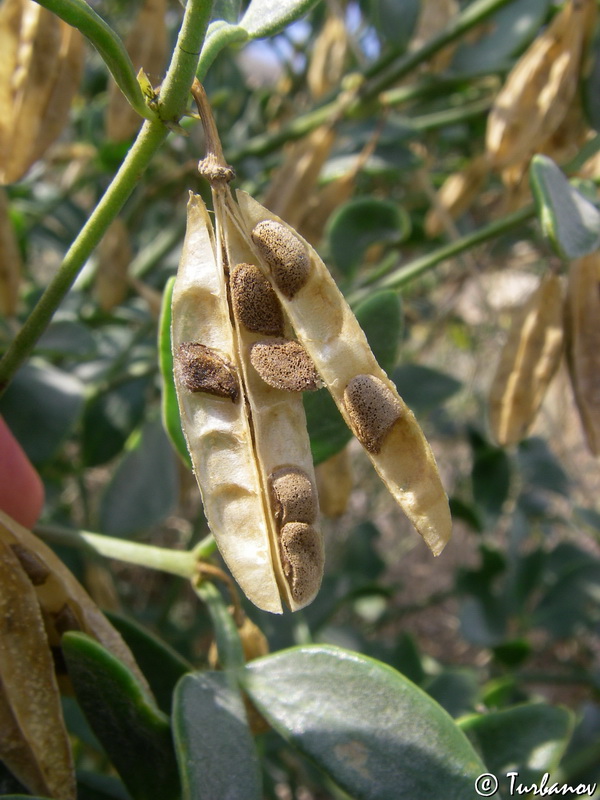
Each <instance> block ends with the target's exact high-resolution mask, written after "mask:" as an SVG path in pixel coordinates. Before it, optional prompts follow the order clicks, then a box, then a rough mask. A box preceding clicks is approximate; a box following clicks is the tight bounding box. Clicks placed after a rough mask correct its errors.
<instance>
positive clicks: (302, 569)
mask: <svg viewBox="0 0 600 800" xmlns="http://www.w3.org/2000/svg"><path fill="white" fill-rule="evenodd" d="M280 537H281V538H280V542H281V560H282V562H283V571H284V574H285V576H286V578H287V580H288V583H289V586H290V590H291V593H292V597H293V598H294V600H295V602H296V603H298V604H302V605H305V604H306V602H307V601H308V600H309V598H310V599H312V598H313V596H314V586H315V583H320V582H321V575H322V574H323V561H324V558H323V542H322V539H321V535H320V534H319V533H318V531H316V530H315V529H314V528H313V527H312V526H311V525H307V524H306V523H305V522H288V523H287V524H286V525H284V526H283V528H282V529H281V534H280Z"/></svg>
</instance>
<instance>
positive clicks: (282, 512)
mask: <svg viewBox="0 0 600 800" xmlns="http://www.w3.org/2000/svg"><path fill="white" fill-rule="evenodd" d="M269 484H270V486H271V496H272V501H273V510H274V513H275V519H276V520H277V524H278V525H279V526H281V525H286V524H287V523H288V522H306V523H311V522H314V521H315V519H316V518H317V498H316V493H315V489H314V487H313V485H312V482H311V480H310V478H309V477H308V475H307V474H306V472H304V471H303V470H301V469H298V467H282V468H281V469H278V470H276V471H275V472H272V473H271V474H270V475H269Z"/></svg>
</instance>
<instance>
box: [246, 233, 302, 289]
mask: <svg viewBox="0 0 600 800" xmlns="http://www.w3.org/2000/svg"><path fill="white" fill-rule="evenodd" d="M251 236H252V241H253V242H254V244H255V245H256V247H257V248H258V250H259V252H260V254H261V256H262V257H263V258H264V260H265V262H266V263H267V266H268V267H269V268H270V270H271V274H272V275H273V280H274V281H275V283H276V285H277V288H278V289H279V290H280V291H281V292H282V293H283V294H284V295H285V296H286V297H287V298H288V299H289V300H291V299H292V298H293V297H294V295H295V294H296V293H297V292H299V291H300V289H302V287H303V286H304V284H305V283H306V281H307V280H308V276H309V273H310V256H309V254H308V251H307V249H306V247H305V246H304V244H303V243H302V242H301V241H300V239H299V238H298V237H297V236H295V235H294V234H293V233H292V231H291V230H290V229H289V228H286V226H285V225H282V224H281V222H276V221H275V220H273V219H265V220H263V221H262V222H259V223H258V225H256V227H255V228H254V230H253V231H252V234H251Z"/></svg>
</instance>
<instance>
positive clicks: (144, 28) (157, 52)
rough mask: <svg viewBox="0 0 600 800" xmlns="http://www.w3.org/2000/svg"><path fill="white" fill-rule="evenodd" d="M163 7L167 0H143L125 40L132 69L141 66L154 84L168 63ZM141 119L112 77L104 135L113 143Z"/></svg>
mask: <svg viewBox="0 0 600 800" xmlns="http://www.w3.org/2000/svg"><path fill="white" fill-rule="evenodd" d="M166 10H167V2H166V0H144V2H143V3H142V6H141V7H140V10H139V12H138V14H137V16H136V17H135V19H134V21H133V24H132V26H131V29H130V31H129V34H128V36H127V39H126V40H125V47H126V49H127V52H128V53H129V56H130V58H131V62H132V64H133V66H134V68H135V70H136V71H137V70H140V69H143V70H144V72H145V73H146V75H148V76H149V78H150V79H151V81H152V82H153V83H155V84H158V83H160V80H161V78H162V74H163V71H164V68H165V65H166V62H167V54H168V45H169V38H168V37H169V34H168V29H167V26H166V24H165V13H166ZM142 122H143V119H142V118H141V117H140V115H139V114H138V113H137V111H136V110H135V109H134V108H132V107H131V105H130V103H129V101H128V100H127V98H126V97H125V95H124V94H123V93H122V92H121V90H120V89H119V87H118V86H117V84H116V83H115V81H114V80H113V79H112V78H111V79H110V81H109V84H108V105H107V108H106V135H107V137H108V138H109V139H111V140H112V141H115V142H119V141H123V140H125V139H131V138H132V137H133V136H135V134H136V133H137V132H138V130H139V129H140V127H141V125H142Z"/></svg>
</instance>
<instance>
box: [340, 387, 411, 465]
mask: <svg viewBox="0 0 600 800" xmlns="http://www.w3.org/2000/svg"><path fill="white" fill-rule="evenodd" d="M344 406H345V407H346V411H347V413H348V416H349V418H350V421H351V423H352V430H353V431H354V435H355V436H356V438H357V439H358V440H359V442H360V443H361V444H362V445H363V446H364V447H365V448H366V449H367V450H368V451H369V453H375V454H376V453H379V452H380V450H381V447H382V445H383V442H384V440H385V437H386V436H387V434H388V432H389V431H390V429H391V428H392V427H393V425H394V423H395V422H396V421H397V420H398V419H400V416H401V414H402V410H401V406H400V404H399V403H398V401H397V399H396V397H395V396H394V394H393V392H392V391H391V389H390V388H389V387H388V386H386V385H385V383H384V382H383V381H382V380H380V379H379V378H376V377H375V376H374V375H357V376H356V377H354V378H352V380H351V381H350V382H349V383H348V385H347V386H346V389H345V391H344Z"/></svg>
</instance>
